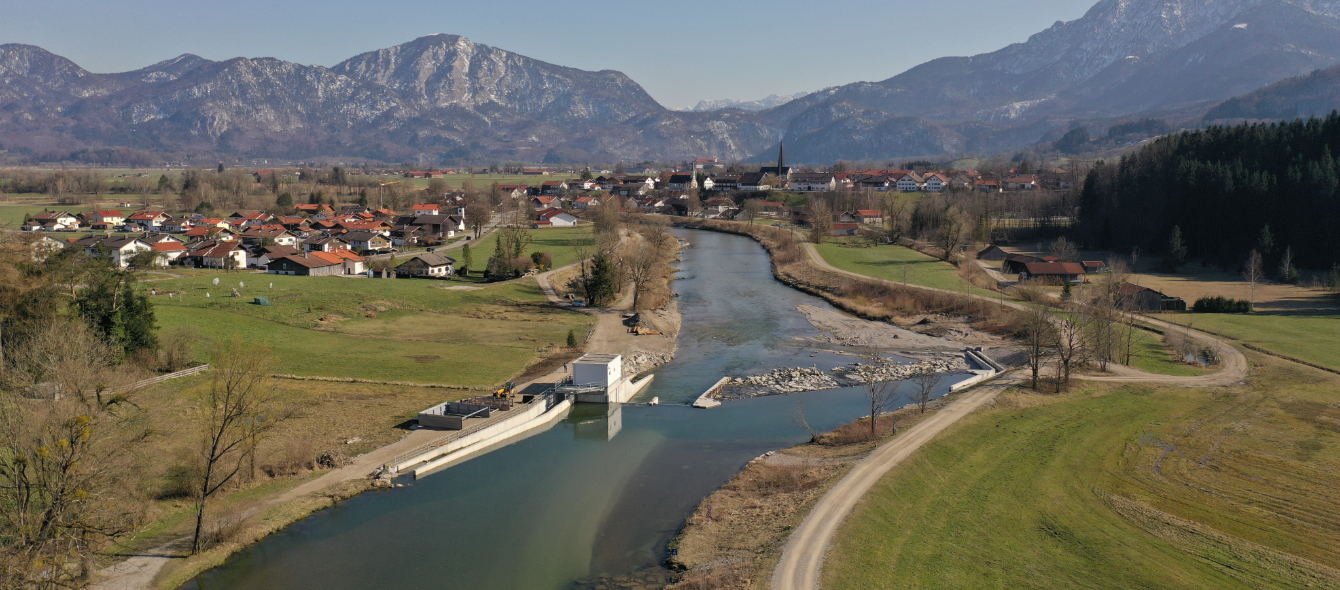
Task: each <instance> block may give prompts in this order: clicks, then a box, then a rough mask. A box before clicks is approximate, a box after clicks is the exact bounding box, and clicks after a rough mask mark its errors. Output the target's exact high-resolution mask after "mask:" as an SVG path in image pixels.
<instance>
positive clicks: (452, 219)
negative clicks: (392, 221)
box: [397, 215, 465, 238]
mask: <svg viewBox="0 0 1340 590" xmlns="http://www.w3.org/2000/svg"><path fill="white" fill-rule="evenodd" d="M397 221H405V218H404V217H401V218H400V219H399V220H397ZM408 221H409V223H406V224H404V225H413V226H416V227H420V228H422V230H421V231H423V232H424V233H425V237H432V238H437V237H447V238H450V237H454V236H455V235H456V233H457V232H462V231H465V221H464V220H463V219H461V218H460V217H456V216H455V215H420V216H418V217H415V218H413V219H411V220H408Z"/></svg>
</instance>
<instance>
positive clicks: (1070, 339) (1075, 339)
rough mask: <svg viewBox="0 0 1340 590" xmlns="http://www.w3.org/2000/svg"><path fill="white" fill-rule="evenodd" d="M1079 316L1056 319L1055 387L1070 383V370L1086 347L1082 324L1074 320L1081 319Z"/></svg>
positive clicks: (1085, 335) (1064, 316)
mask: <svg viewBox="0 0 1340 590" xmlns="http://www.w3.org/2000/svg"><path fill="white" fill-rule="evenodd" d="M1083 317H1084V316H1083V315H1079V314H1067V315H1062V316H1060V317H1058V318H1057V319H1056V339H1055V341H1054V343H1053V344H1054V349H1055V350H1056V361H1057V363H1056V387H1057V388H1058V389H1060V388H1061V387H1062V386H1064V385H1066V384H1068V383H1070V369H1071V367H1072V366H1073V365H1074V364H1075V362H1076V360H1077V359H1079V358H1082V357H1083V355H1084V354H1085V352H1086V350H1087V346H1088V339H1087V335H1088V332H1087V331H1086V330H1085V326H1084V324H1083V323H1081V322H1080V321H1078V320H1077V319H1076V318H1083Z"/></svg>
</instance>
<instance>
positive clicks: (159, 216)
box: [126, 211, 168, 229]
mask: <svg viewBox="0 0 1340 590" xmlns="http://www.w3.org/2000/svg"><path fill="white" fill-rule="evenodd" d="M167 220H168V215H167V213H165V212H163V211H136V212H134V213H132V214H131V215H130V217H128V218H126V221H127V222H128V223H134V224H135V225H138V226H140V227H143V228H147V229H158V228H160V227H162V226H163V222H165V221H167Z"/></svg>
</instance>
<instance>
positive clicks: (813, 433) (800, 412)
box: [791, 397, 819, 442]
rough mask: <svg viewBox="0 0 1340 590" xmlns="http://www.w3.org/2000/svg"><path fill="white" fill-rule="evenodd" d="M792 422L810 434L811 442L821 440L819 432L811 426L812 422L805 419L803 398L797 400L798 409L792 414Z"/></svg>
mask: <svg viewBox="0 0 1340 590" xmlns="http://www.w3.org/2000/svg"><path fill="white" fill-rule="evenodd" d="M791 421H792V422H795V423H796V426H799V427H801V428H802V429H804V430H805V432H808V433H809V435H810V442H815V441H817V440H819V431H818V430H815V429H814V427H813V426H810V421H809V420H808V419H807V418H806V417H805V400H803V399H802V398H799V397H797V398H796V408H795V410H793V411H792V412H791Z"/></svg>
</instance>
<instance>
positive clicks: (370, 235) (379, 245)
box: [340, 231, 391, 252]
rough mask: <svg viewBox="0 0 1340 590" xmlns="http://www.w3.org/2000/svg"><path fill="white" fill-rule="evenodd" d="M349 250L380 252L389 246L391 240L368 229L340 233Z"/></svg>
mask: <svg viewBox="0 0 1340 590" xmlns="http://www.w3.org/2000/svg"><path fill="white" fill-rule="evenodd" d="M340 239H341V240H344V243H346V244H349V248H350V249H351V250H356V251H359V252H380V251H382V250H389V249H390V248H391V240H390V239H389V238H387V237H386V236H384V235H382V234H380V233H377V232H370V231H351V232H347V233H344V234H341V235H340Z"/></svg>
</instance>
